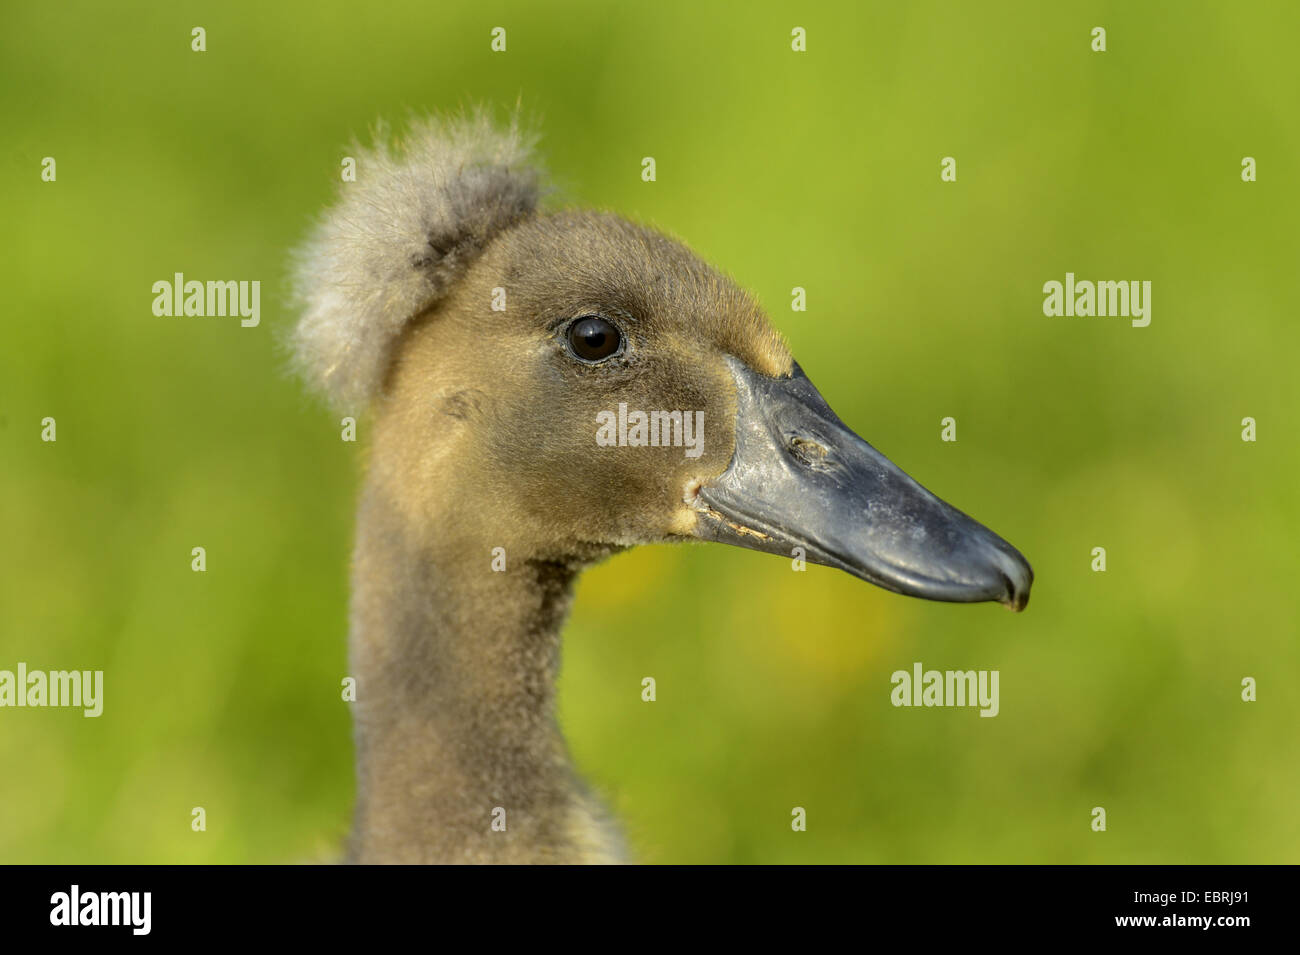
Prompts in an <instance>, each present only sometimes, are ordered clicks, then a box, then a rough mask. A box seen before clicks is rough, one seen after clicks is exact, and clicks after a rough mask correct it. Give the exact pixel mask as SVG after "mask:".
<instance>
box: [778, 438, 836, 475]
mask: <svg viewBox="0 0 1300 955" xmlns="http://www.w3.org/2000/svg"><path fill="white" fill-rule="evenodd" d="M786 447H788V448H789V449H790V454H791V455H793V456H794V458H795V460H797V461H799V462H800V463H801V464H803V465H805V466H807V467H810V468H815V467H821V466H823V465H825V463H826V454H827V452H826V448H824V447H823V446H822V445H820V444H818V443H817V442H816V441H813V440H811V439H809V438H801V437H799V436H798V435H791V436H790V438H789V439H788V440H787V441H786Z"/></svg>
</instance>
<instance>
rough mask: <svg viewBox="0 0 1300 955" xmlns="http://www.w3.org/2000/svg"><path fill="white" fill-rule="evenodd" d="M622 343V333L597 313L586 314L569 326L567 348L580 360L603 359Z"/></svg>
mask: <svg viewBox="0 0 1300 955" xmlns="http://www.w3.org/2000/svg"><path fill="white" fill-rule="evenodd" d="M622 344H623V334H622V333H621V332H620V331H619V330H618V329H617V328H615V327H614V325H613V324H612V323H610V322H607V321H605V319H603V318H601V317H600V316H598V315H587V316H585V317H583V318H580V319H578V320H577V321H576V322H574V323H573V324H572V325H570V326H569V349H570V350H571V351H572V352H573V354H574V355H575V356H576V357H578V358H579V359H581V360H582V361H588V362H597V361H604V360H605V359H606V358H608V357H609V356H610V355H613V354H614V353H615V352H617V351H618V349H619V346H620V345H622Z"/></svg>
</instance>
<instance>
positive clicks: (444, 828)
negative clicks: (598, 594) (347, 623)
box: [350, 489, 621, 863]
mask: <svg viewBox="0 0 1300 955" xmlns="http://www.w3.org/2000/svg"><path fill="white" fill-rule="evenodd" d="M382 498H383V495H382V494H380V493H378V492H376V491H375V490H373V489H371V490H368V491H367V492H366V493H365V494H364V495H363V501H362V505H361V513H360V520H359V525H358V526H359V534H358V540H357V548H356V554H355V562H354V572H353V575H354V580H353V607H352V635H351V643H350V656H351V668H352V673H353V675H355V676H356V677H357V699H356V702H355V703H354V704H353V706H354V716H355V734H356V746H357V777H358V778H357V810H356V821H355V827H354V831H353V835H352V844H351V851H350V857H351V860H352V861H355V862H362V863H369V862H397V863H420V862H609V861H619V856H620V855H621V853H620V849H619V846H618V840H617V837H616V835H615V834H614V832H613V831H612V829H611V827H610V826H609V825H608V824H607V823H606V822H605V821H604V819H603V816H602V814H601V811H600V809H599V807H598V806H597V805H596V804H595V802H594V800H592V799H591V797H590V796H588V795H587V794H586V792H585V791H584V790H583V787H582V785H581V783H580V782H579V780H578V778H577V776H576V774H575V772H574V771H573V769H572V767H571V764H570V761H569V757H568V754H567V751H566V747H565V745H564V740H563V738H562V737H561V735H560V732H559V729H558V726H557V724H556V719H555V679H556V675H557V672H558V669H559V647H560V636H559V634H560V627H561V625H562V624H563V621H564V618H565V616H566V614H567V612H568V607H569V603H570V599H571V593H572V584H573V579H574V577H575V576H576V569H575V568H574V567H572V566H569V565H565V564H558V563H551V562H543V561H532V562H529V561H515V562H512V561H511V560H510V557H509V555H506V566H505V569H504V570H499V571H497V570H493V569H492V566H491V561H492V546H491V544H489V543H485V542H484V541H481V540H474V539H462V540H451V539H445V540H443V541H441V542H434V543H432V544H431V543H430V542H429V541H428V540H417V539H415V538H416V537H417V535H415V534H413V533H412V531H411V529H410V527H411V525H410V522H409V521H406V520H404V519H403V518H401V516H400V515H399V513H398V512H397V509H396V508H394V507H392V506H391V505H390V504H388V503H387V502H386V501H384V500H383V499H382Z"/></svg>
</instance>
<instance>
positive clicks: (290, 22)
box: [0, 0, 1300, 862]
mask: <svg viewBox="0 0 1300 955" xmlns="http://www.w3.org/2000/svg"><path fill="white" fill-rule="evenodd" d="M3 19H4V26H3V29H0V109H2V110H3V112H2V115H3V118H4V125H5V130H6V135H5V137H4V142H3V145H2V146H0V175H2V176H3V182H4V184H5V185H4V190H3V212H4V223H5V226H6V228H5V241H4V250H3V251H4V254H3V256H0V279H2V280H3V285H4V289H5V292H6V295H5V304H4V325H3V328H4V347H3V348H2V349H0V539H2V540H3V544H0V668H10V669H12V668H13V666H14V665H15V664H16V662H17V661H18V660H23V661H25V662H26V663H27V664H28V665H29V667H32V668H64V667H79V668H103V669H105V670H107V671H108V672H107V674H106V679H105V683H106V690H105V695H106V703H105V709H104V715H103V716H102V717H101V718H99V719H98V720H89V719H83V718H82V717H81V716H80V715H79V714H77V713H76V712H74V711H66V710H64V711H55V710H44V711H42V710H29V709H24V710H15V709H6V710H4V711H0V766H3V767H4V771H3V772H0V807H3V812H0V861H3V862H133V861H145V862H166V861H180V862H243V861H285V860H299V859H313V858H322V857H328V855H329V854H330V853H331V852H333V851H334V850H335V847H336V846H337V845H338V843H339V840H340V839H341V837H342V834H343V833H344V831H345V830H346V826H347V823H348V814H349V808H350V801H351V797H352V780H351V748H350V728H349V721H348V714H347V711H346V705H345V704H343V703H341V702H340V700H339V696H338V683H339V679H340V678H341V677H342V675H343V674H344V673H345V663H344V661H345V633H346V606H347V593H346V573H347V562H348V552H349V547H350V536H351V520H352V509H353V498H354V492H355V486H356V474H357V464H358V462H357V461H356V460H355V451H354V450H353V448H354V446H353V445H348V444H343V443H341V442H340V441H339V440H338V437H337V429H336V423H335V421H334V419H333V418H332V416H330V415H328V414H327V413H325V412H324V410H323V409H321V408H319V407H318V406H316V405H314V404H313V403H312V402H311V401H310V400H308V399H307V398H305V397H303V396H302V394H301V390H300V389H299V387H298V386H297V384H296V383H295V382H294V381H292V380H291V379H290V378H289V377H288V376H287V374H286V371H285V366H284V355H283V353H282V352H281V351H280V350H279V349H278V348H277V346H276V336H277V333H278V332H280V331H282V330H283V328H284V327H285V326H286V324H287V323H288V322H289V321H290V320H291V319H290V316H289V315H288V314H287V313H286V312H285V311H284V310H283V307H282V301H283V290H284V277H285V274H284V265H285V253H286V250H287V249H288V248H289V247H290V246H291V245H292V244H293V243H294V242H295V241H296V240H297V239H298V238H299V237H300V236H301V235H302V234H303V231H304V229H305V228H306V226H307V224H308V222H309V219H310V217H311V216H312V215H313V214H314V213H315V212H316V211H317V210H318V209H319V208H320V207H321V205H322V204H323V203H324V202H325V200H326V199H327V197H328V196H329V195H330V194H331V189H332V183H333V181H334V178H335V177H336V176H337V174H338V163H339V159H340V157H341V156H342V155H343V154H344V150H343V148H342V147H343V144H344V143H345V142H346V141H347V140H348V138H349V137H350V136H351V135H352V134H353V133H362V134H363V133H364V132H365V130H366V129H367V128H369V127H370V126H371V125H372V124H373V123H374V121H375V120H376V119H378V118H380V117H387V118H390V119H396V120H399V121H400V120H401V119H402V117H404V116H405V115H406V114H407V113H408V111H412V110H414V111H423V110H430V109H446V108H452V107H455V106H458V105H460V104H463V103H469V102H479V101H482V102H488V103H498V104H502V105H503V106H508V105H510V104H513V103H515V102H516V101H518V100H522V102H523V104H524V106H525V108H526V109H527V110H530V111H532V112H533V113H535V114H538V115H540V117H541V118H542V120H543V128H544V132H545V141H544V150H545V152H546V154H547V157H548V161H549V164H550V166H551V168H552V169H553V171H554V173H555V176H556V178H557V180H558V182H559V183H560V185H561V186H562V188H563V193H564V197H565V198H566V200H567V201H571V202H575V203H584V204H593V205H598V206H602V207H607V208H610V209H615V210H618V211H621V212H623V213H626V214H628V215H630V216H632V217H634V218H638V219H641V220H643V221H647V222H650V223H653V224H657V225H659V226H661V227H663V228H666V229H668V230H669V231H671V232H673V233H674V234H677V235H680V236H682V237H684V238H685V239H687V241H689V242H690V243H691V244H692V245H693V246H694V247H695V248H696V249H698V250H699V251H700V252H701V253H702V254H704V255H705V256H706V257H708V258H710V259H711V260H713V261H715V262H717V263H718V264H720V265H721V266H723V267H724V268H726V269H727V270H728V271H730V272H731V273H732V274H734V275H735V276H736V277H737V279H738V280H739V281H740V282H741V283H742V284H744V285H745V286H747V287H749V288H751V289H753V290H754V291H755V293H756V294H757V295H758V296H759V298H760V300H761V301H763V302H764V303H765V305H766V306H767V307H768V308H769V310H770V311H771V313H772V315H773V318H774V320H775V321H776V323H777V324H778V326H779V327H781V329H782V330H783V331H784V332H785V333H786V335H787V336H788V337H789V339H790V341H791V344H792V346H793V347H794V350H795V353H796V355H797V356H798V358H799V360H800V362H801V363H802V364H803V366H804V368H805V369H806V370H807V371H808V373H809V375H810V376H811V377H812V379H813V380H814V381H815V382H817V383H818V385H819V386H820V387H821V389H822V391H823V392H824V393H825V394H826V395H827V397H828V398H829V400H830V401H831V403H832V404H833V405H834V406H835V407H836V409H837V411H838V412H839V413H840V414H841V415H842V416H843V417H844V418H845V419H846V420H847V421H848V422H849V423H850V424H851V425H852V426H854V427H855V428H857V429H858V430H859V431H861V432H862V433H863V434H864V435H865V436H866V437H867V438H868V439H869V440H870V441H872V443H873V444H875V445H876V446H877V447H880V448H881V449H882V450H884V451H885V452H886V453H887V454H889V455H890V456H891V457H893V458H894V459H895V460H896V461H897V462H898V463H900V464H901V465H902V466H903V467H905V468H906V469H907V470H909V471H910V472H911V473H913V474H915V475H916V476H917V477H918V478H919V479H920V480H921V481H922V482H923V483H925V484H927V485H928V486H930V487H931V488H932V489H933V490H935V491H936V492H937V493H939V494H940V495H942V496H945V497H947V498H949V499H950V500H952V501H953V502H954V503H955V504H957V505H958V506H959V507H962V508H963V509H966V510H969V511H970V512H972V513H973V514H974V515H975V516H976V517H977V518H979V519H981V520H984V521H986V522H988V523H989V524H990V525H991V526H993V527H994V528H995V529H996V530H997V531H999V532H1000V533H1002V534H1003V535H1004V536H1006V537H1007V538H1008V539H1010V540H1011V541H1013V542H1014V543H1016V544H1017V545H1018V546H1019V547H1020V548H1021V549H1022V550H1023V551H1024V552H1025V553H1026V554H1027V555H1028V556H1029V558H1030V559H1031V561H1032V562H1033V564H1034V566H1035V570H1036V572H1037V575H1038V582H1037V586H1036V589H1035V593H1034V599H1033V602H1032V604H1031V606H1030V608H1029V611H1028V612H1027V613H1026V614H1025V615H1023V616H1021V617H1011V616H1009V615H1007V614H1005V613H1002V612H1001V611H999V610H997V609H995V608H991V607H975V608H972V607H952V606H944V605H937V604H927V603H922V602H918V601H911V600H905V599H902V598H898V597H895V596H892V595H889V594H886V593H884V592H882V591H879V590H876V589H874V588H871V587H869V586H866V585H863V584H861V583H860V582H857V581H855V580H852V579H851V578H849V577H847V576H846V575H843V574H837V573H835V572H832V571H829V570H825V569H822V568H809V570H808V572H807V573H806V574H793V573H791V572H790V570H789V565H788V564H786V563H785V562H783V561H781V560H777V559H774V558H771V557H766V556H764V555H759V554H753V553H747V552H741V551H732V550H729V549H725V548H712V547H679V548H668V547H662V548H651V549H645V550H642V551H637V552H633V553H629V554H626V555H623V556H621V557H619V558H617V559H615V560H613V561H611V562H610V563H608V564H607V565H604V566H602V567H600V568H598V569H596V570H595V571H593V572H592V573H591V574H589V575H588V576H587V577H586V578H585V579H584V580H583V582H582V584H581V585H580V587H579V593H578V600H577V603H576V607H575V611H574V615H573V619H572V621H571V623H570V626H569V628H568V631H567V635H566V644H565V666H564V674H563V679H562V717H563V722H564V724H565V726H566V728H567V732H568V736H569V739H570V743H571V746H572V748H573V751H574V753H575V756H576V758H577V760H578V762H579V765H580V766H581V767H582V769H583V771H584V772H585V773H586V774H587V776H588V777H589V778H590V779H591V781H592V782H593V784H594V785H595V786H596V787H597V788H598V789H599V790H601V791H602V792H605V793H606V794H607V796H608V798H609V801H610V802H611V803H612V805H613V806H614V808H615V809H616V811H617V813H618V815H619V816H620V818H621V819H622V820H624V822H625V823H626V825H627V828H628V831H629V833H630V835H631V838H632V841H633V843H634V845H635V846H636V847H637V849H638V852H639V854H640V855H641V857H642V858H645V859H647V860H651V861H685V862H711V861H736V862H757V861H777V862H784V861H788V862H796V861H828V862H851V861H882V862H885V861H888V862H945V861H953V862H974V861H996V862H1013V861H1035V862H1295V861H1297V857H1298V856H1300V822H1298V821H1297V813H1296V811H1295V810H1296V806H1297V804H1298V803H1300V760H1297V756H1298V755H1300V753H1298V752H1297V749H1298V746H1297V737H1296V727H1297V725H1300V697H1298V695H1297V689H1296V676H1297V673H1298V672H1300V651H1298V650H1297V640H1296V637H1297V629H1298V628H1297V622H1298V621H1300V606H1298V602H1300V598H1297V588H1296V586H1295V577H1296V572H1297V569H1300V568H1298V566H1297V565H1298V564H1300V562H1298V561H1297V559H1296V545H1295V530H1296V527H1297V526H1300V493H1298V491H1297V486H1298V485H1297V480H1296V473H1297V465H1298V464H1300V461H1298V460H1297V458H1298V455H1297V441H1296V427H1295V413H1296V409H1297V408H1300V394H1298V391H1300V389H1298V387H1297V383H1296V375H1295V363H1296V359H1297V356H1300V332H1297V323H1296V303H1297V300H1298V298H1300V270H1298V269H1297V262H1298V261H1300V256H1298V254H1297V253H1300V241H1298V240H1297V236H1296V228H1295V223H1296V221H1297V213H1298V212H1300V208H1298V206H1300V202H1298V200H1300V186H1297V174H1296V164H1297V153H1300V126H1298V124H1297V119H1296V113H1295V109H1294V102H1293V100H1294V96H1293V95H1292V94H1293V92H1294V85H1295V70H1294V51H1293V49H1292V47H1293V45H1294V39H1295V36H1296V35H1297V27H1300V14H1297V12H1296V8H1295V6H1294V4H1291V3H1286V2H1276V3H1254V2H1250V3H1239V4H1233V5H1224V4H1212V3H1176V4H1175V3H1167V4H1158V3H1146V4H1120V3H1078V4H1069V5H1048V4H1039V3H1029V2H1025V3H994V4H980V5H976V4H963V3H956V2H953V3H914V4H907V5H902V4H880V3H872V4H859V3H850V2H845V3H826V4H820V5H814V6H811V7H804V8H801V9H800V12H798V13H795V12H793V10H792V8H789V7H788V6H787V5H784V4H774V3H753V4H745V5H732V4H696V3H688V2H685V0H670V2H660V3H656V4H650V5H634V4H618V5H614V4H598V3H561V4H546V5H542V4H522V3H520V4H504V3H499V2H496V3H494V2H485V3H478V4H473V5H465V6H458V7H456V8H448V6H447V5H430V4H426V3H414V2H403V3H393V4H382V5H381V4H371V5H356V4H350V3H346V4H345V3H338V2H321V3H312V4H305V3H304V4H292V5H276V6H273V7H268V6H267V5H259V4H252V3H247V2H239V3H226V4H222V5H220V6H216V5H206V4H175V5H171V6H168V7H158V6H156V5H140V4H131V3H127V4H115V5H112V6H110V7H104V6H102V5H97V4H91V3H84V2H83V3H70V4H61V5H59V6H57V7H52V6H51V5H31V4H29V5H25V6H21V7H13V8H10V9H7V10H6V12H5V13H4V15H3ZM196 25H201V26H204V27H205V28H206V29H207V34H208V52H206V53H204V54H201V55H200V54H194V53H191V52H190V50H189V31H190V28H191V27H193V26H196ZM498 25H501V26H505V27H506V28H507V30H508V52H507V53H506V54H505V55H496V54H492V53H490V52H489V49H488V34H489V30H490V29H491V28H492V27H494V26H498ZM794 25H801V26H804V27H806V28H807V30H808V52H807V53H806V54H802V55H795V54H793V53H791V52H790V50H789V32H790V28H791V27H792V26H794ZM1097 25H1101V26H1105V27H1106V28H1107V30H1108V46H1109V50H1108V52H1107V53H1105V54H1102V55H1098V54H1093V53H1092V52H1090V50H1089V47H1088V36H1089V31H1090V30H1091V28H1092V27H1093V26H1097ZM645 155H653V156H655V157H656V159H657V161H658V173H659V177H658V182H656V183H654V184H653V185H648V184H646V183H643V182H641V180H640V177H639V171H640V165H639V163H640V159H641V157H642V156H645ZM949 155H951V156H955V157H956V158H957V161H958V182H957V183H956V184H942V183H940V182H939V177H938V171H939V160H940V158H941V157H943V156H949ZM1246 155H1250V156H1254V157H1256V158H1257V159H1258V161H1259V181H1258V182H1256V183H1253V184H1244V183H1242V182H1241V181H1240V161H1241V158H1242V156H1246ZM44 156H54V157H55V158H56V159H57V161H58V181H57V183H54V184H50V183H43V182H41V181H40V176H39V173H40V160H41V158H42V157H44ZM173 271H184V272H186V273H188V274H190V275H192V276H195V277H202V278H214V277H223V278H235V277H237V278H241V279H253V278H256V279H260V280H261V281H262V283H263V296H262V325H261V327H259V328H257V329H255V330H254V329H241V328H239V327H238V325H237V323H234V322H230V321H221V320H215V321H208V320H187V321H173V320H165V319H158V318H155V317H154V316H153V315H152V313H151V311H150V303H151V301H152V295H151V291H150V286H151V284H152V283H153V282H154V281H155V280H157V279H159V278H165V277H168V276H170V275H171V273H172V272H173ZM1066 271H1073V272H1075V273H1076V274H1077V275H1078V276H1079V277H1080V278H1084V277H1093V278H1110V279H1128V278H1138V279H1149V280H1151V281H1152V282H1153V285H1154V288H1153V306H1154V309H1153V319H1152V323H1151V325H1150V327H1149V328H1146V329H1132V328H1129V327H1128V326H1127V323H1123V322H1119V321H1116V320H1105V319H1078V320H1069V319H1048V318H1045V317H1044V316H1043V315H1042V313H1041V303H1042V293H1041V291H1040V290H1041V287H1042V284H1043V282H1045V281H1047V280H1049V279H1057V280H1060V279H1061V278H1062V277H1063V274H1064V273H1065V272H1066ZM796 285H799V286H803V287H805V288H806V289H807V290H808V302H809V309H808V311H807V312H806V313H792V312H791V311H790V309H789V304H788V303H789V295H790V289H791V288H792V287H793V286H796ZM47 415H49V416H53V417H55V418H57V420H58V437H59V440H58V442H57V443H55V444H45V443H42V442H41V441H40V440H39V429H40V421H41V419H42V418H43V417H45V416H47ZM946 415H953V416H955V417H956V418H957V420H958V435H959V441H958V442H957V443H956V444H943V443H941V442H940V441H939V439H938V434H939V420H940V419H941V418H942V417H944V416H946ZM1246 415H1251V416H1253V417H1255V418H1256V419H1257V420H1258V422H1259V442H1258V443H1256V444H1245V443H1243V442H1242V441H1241V440H1240V439H1239V430H1240V424H1239V422H1240V420H1241V418H1242V417H1244V416H1246ZM199 544H201V545H203V546H205V547H206V548H207V551H208V571H207V573H206V574H202V575H199V574H194V573H192V572H191V571H190V569H189V560H190V558H189V553H190V548H191V547H193V546H195V545H199ZM1094 546H1105V547H1106V548H1107V551H1108V562H1109V570H1108V572H1107V573H1105V574H1094V573H1092V572H1091V571H1090V570H1089V561H1090V550H1091V548H1092V547H1094ZM917 660H919V661H922V662H924V663H925V664H926V665H927V666H928V667H929V666H933V667H937V668H940V669H950V668H952V669H955V668H968V667H969V668H977V669H985V668H998V669H1000V670H1001V674H1002V679H1001V690H1002V701H1001V714H1000V715H999V716H998V717H997V718H996V719H992V720H988V719H983V720H982V719H978V718H976V717H975V714H974V713H973V712H969V711H961V710H924V709H922V710H910V709H909V710H896V709H894V708H893V707H892V706H890V705H889V689H890V685H889V674H890V673H891V672H892V671H894V670H896V669H900V668H901V669H908V668H910V666H911V664H912V663H913V662H914V661H917ZM648 675H649V676H654V677H656V679H657V681H658V694H659V695H658V701H657V702H656V703H655V704H653V705H648V704H645V703H642V702H641V701H640V697H639V688H640V680H641V678H642V677H644V676H648ZM1247 675H1250V676H1254V677H1255V678H1256V679H1257V680H1258V681H1259V694H1260V699H1259V702H1257V703H1253V704H1244V703H1242V702H1241V701H1240V699H1239V686H1240V680H1241V678H1242V677H1243V676H1247ZM795 805H799V806H804V807H806V808H807V810H808V820H809V826H808V831H807V832H806V833H802V834H795V833H792V832H791V831H790V828H789V819H790V808H791V807H792V806H795ZM1096 805H1101V806H1105V807H1106V809H1107V811H1108V815H1109V831H1108V832H1106V833H1105V834H1095V833H1092V832H1091V831H1090V830H1089V827H1088V823H1089V812H1090V810H1091V808H1092V807H1093V806H1096ZM193 806H204V807H205V808H206V809H207V813H208V829H207V832H205V833H202V834H197V833H193V832H191V831H190V827H189V821H190V809H191V807H193Z"/></svg>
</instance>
